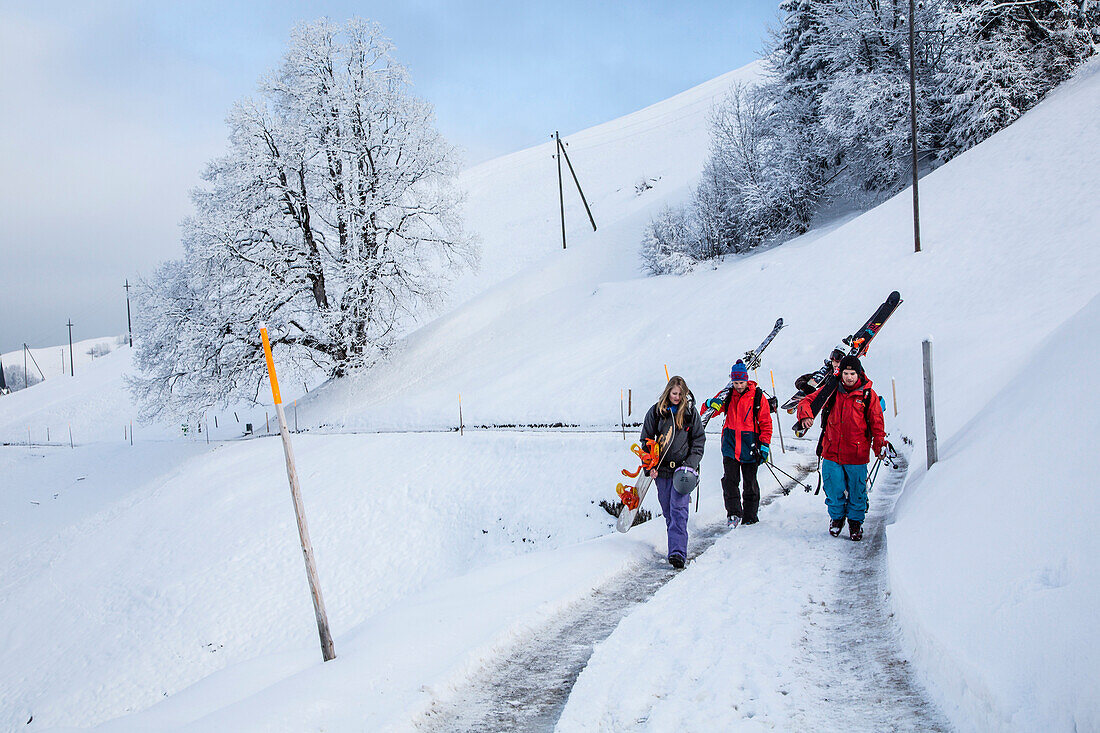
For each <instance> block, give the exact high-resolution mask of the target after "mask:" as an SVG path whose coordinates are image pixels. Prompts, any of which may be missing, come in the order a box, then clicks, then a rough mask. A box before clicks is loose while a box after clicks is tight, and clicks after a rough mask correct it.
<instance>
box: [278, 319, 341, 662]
mask: <svg viewBox="0 0 1100 733" xmlns="http://www.w3.org/2000/svg"><path fill="white" fill-rule="evenodd" d="M260 337H261V338H262V339H263V342H264V357H265V358H266V359H267V373H268V376H269V378H270V381H271V397H272V399H274V400H275V412H276V415H277V416H278V418H279V435H281V436H282V439H283V454H284V455H285V456H286V477H287V480H288V481H289V482H290V495H291V497H292V498H293V500H294V516H295V518H296V519H297V520H298V539H299V540H301V543H302V555H303V557H304V558H305V562H306V577H307V579H308V580H309V592H310V595H312V596H313V611H314V613H315V614H316V615H317V633H318V634H319V635H320V637H321V655H322V656H323V657H324V659H325V661H326V662H327V661H329V660H330V659H335V658H336V650H335V648H334V646H333V644H332V635H331V634H330V633H329V628H328V615H327V614H326V613H325V602H324V599H323V598H321V584H320V582H319V581H318V579H317V564H316V562H315V561H314V558H313V545H312V544H311V543H310V541H309V528H308V527H307V526H306V513H305V507H304V506H303V505H302V493H301V488H300V487H299V486H298V471H297V469H295V467H294V449H293V448H292V447H291V445H290V433H289V432H287V429H286V416H285V415H284V414H283V398H282V397H281V396H280V395H279V380H278V378H277V377H276V376H275V360H274V359H273V358H272V356H271V343H270V341H268V338H267V326H265V325H263V324H261V325H260Z"/></svg>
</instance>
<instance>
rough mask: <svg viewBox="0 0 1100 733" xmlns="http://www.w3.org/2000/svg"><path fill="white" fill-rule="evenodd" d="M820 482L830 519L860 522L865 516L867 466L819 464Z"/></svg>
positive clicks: (832, 463)
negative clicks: (822, 485)
mask: <svg viewBox="0 0 1100 733" xmlns="http://www.w3.org/2000/svg"><path fill="white" fill-rule="evenodd" d="M821 480H822V482H823V483H824V484H825V506H827V507H829V518H830V519H844V518H845V517H847V518H848V519H854V520H855V521H857V522H862V521H863V518H864V517H865V516H866V515H867V464H866V463H863V464H857V465H844V464H843V463H835V462H833V461H828V460H825V461H822V462H821Z"/></svg>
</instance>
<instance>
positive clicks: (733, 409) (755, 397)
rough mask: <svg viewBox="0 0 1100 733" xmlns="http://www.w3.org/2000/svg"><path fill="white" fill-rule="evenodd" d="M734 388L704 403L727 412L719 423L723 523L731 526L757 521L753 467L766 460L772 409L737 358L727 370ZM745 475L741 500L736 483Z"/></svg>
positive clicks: (758, 487)
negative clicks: (722, 398) (723, 504)
mask: <svg viewBox="0 0 1100 733" xmlns="http://www.w3.org/2000/svg"><path fill="white" fill-rule="evenodd" d="M730 379H731V380H732V381H733V389H731V390H730V393H729V395H728V396H727V397H726V400H725V401H724V402H723V401H721V400H718V399H717V398H711V399H710V400H709V401H708V403H707V407H710V408H713V409H715V410H717V411H719V412H725V413H726V423H725V425H724V426H723V427H722V468H723V473H722V498H723V499H724V500H725V503H726V523H727V526H729V528H730V529H733V528H734V527H736V526H737V525H738V524H756V523H757V522H758V521H760V519H759V517H758V516H757V512H758V511H759V509H760V484H759V483H757V481H756V470H757V468H759V466H760V463H761V461H766V460H768V453H769V452H770V450H771V447H770V445H769V444H770V443H771V440H772V412H771V407H770V406H769V405H768V400H767V398H766V397H764V394H763V392H762V391H761V390H760V388H759V387H757V386H756V382H752V381H749V369H748V367H746V366H745V364H744V362H742V361H741V360H740V359H738V360H737V363H736V364H734V365H733V368H732V369H731V370H730ZM741 479H744V486H745V488H744V499H745V501H744V504H743V505H742V503H741V490H740V487H739V486H738V484H739V483H741Z"/></svg>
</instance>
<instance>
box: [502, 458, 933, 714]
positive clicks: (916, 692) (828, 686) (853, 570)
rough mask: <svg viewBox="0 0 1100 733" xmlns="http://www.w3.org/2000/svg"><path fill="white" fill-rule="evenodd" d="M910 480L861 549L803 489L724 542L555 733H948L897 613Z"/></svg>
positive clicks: (581, 694)
mask: <svg viewBox="0 0 1100 733" xmlns="http://www.w3.org/2000/svg"><path fill="white" fill-rule="evenodd" d="M804 447H805V446H800V448H804ZM904 478H905V468H904V465H903V466H902V467H901V468H899V469H897V470H893V471H889V472H887V471H886V470H885V469H884V470H883V473H882V475H881V476H880V477H879V479H878V483H877V484H876V486H875V489H874V492H873V493H872V495H871V510H870V512H869V513H868V517H867V523H866V529H865V536H864V541H863V542H862V543H860V544H856V543H853V542H850V541H848V540H847V539H846V537H847V533H846V532H845V534H844V536H843V537H842V538H840V539H835V540H834V539H832V538H830V537H829V536H828V534H827V533H826V531H825V527H826V524H827V516H826V513H825V511H824V507H823V506H822V505H821V501H822V496H820V495H819V496H814V495H813V494H809V493H806V492H803V491H794V492H792V493H791V494H790V496H786V497H783V498H781V500H779V501H776V502H774V503H773V504H772V505H771V506H770V507H768V508H767V509H765V510H763V511H762V512H761V523H760V524H759V525H756V526H754V527H744V528H739V529H738V530H736V531H735V532H732V533H722V534H721V535H720V536H719V537H718V539H717V540H716V541H715V543H714V546H713V547H712V548H711V549H710V550H709V551H707V552H706V553H705V554H702V555H700V556H699V558H698V559H697V560H696V562H695V563H693V564H692V565H691V566H690V567H689V568H688V570H687V571H685V572H684V573H681V574H680V575H678V576H676V577H674V578H673V579H672V580H671V581H670V582H668V583H667V584H665V585H664V586H663V587H662V588H660V590H658V591H657V593H656V594H655V595H654V597H653V599H652V600H651V601H650V602H648V603H646V604H644V605H641V606H638V607H636V608H635V609H634V611H633V612H632V613H631V614H630V615H629V616H627V617H626V618H624V619H623V621H622V623H620V624H619V626H618V627H617V628H616V630H615V631H614V632H613V633H612V634H611V635H610V636H609V637H608V638H607V639H606V640H605V641H604V642H602V643H601V644H599V645H598V646H597V647H596V650H595V652H594V654H593V655H592V657H591V659H590V660H589V662H588V664H587V667H586V668H585V670H584V671H583V672H582V673H581V675H580V676H579V678H578V679H577V682H576V684H575V685H574V687H573V690H572V692H571V694H570V697H569V700H568V702H567V703H566V706H565V709H564V711H563V712H562V714H561V716H560V719H559V721H558V723H557V730H559V731H580V730H602V731H622V730H653V731H657V730H671V729H680V730H704V729H737V730H742V729H744V730H766V729H768V730H770V729H780V730H838V731H840V730H843V731H853V730H867V731H872V730H922V731H929V730H949V729H950V724H949V723H948V722H947V720H946V718H945V717H944V716H943V714H942V713H941V712H940V711H939V710H938V709H937V708H936V707H935V705H934V704H933V703H931V702H930V701H929V699H928V697H927V696H926V694H925V692H924V690H923V689H921V687H920V686H919V684H918V683H917V682H916V681H915V680H914V679H913V675H912V674H911V670H910V668H909V665H908V663H907V662H906V661H905V660H904V659H902V658H901V656H900V651H899V645H898V627H897V624H896V622H895V621H894V619H893V614H892V611H891V607H890V602H889V593H888V589H887V571H886V554H885V550H886V543H885V533H884V524H885V521H886V520H887V517H888V516H889V515H890V512H891V511H892V509H893V506H894V504H895V502H896V500H897V496H898V494H899V493H900V489H901V486H902V483H903V481H904ZM762 480H763V481H771V478H770V477H767V476H765V477H764V478H763V479H762ZM780 577H781V578H782V580H781V581H780V580H777V578H780ZM627 670H629V671H630V673H629V674H628V673H627V672H626V671H627ZM487 729H492V728H487ZM535 729H541V730H548V729H550V725H548V724H547V725H545V726H544V727H542V728H535Z"/></svg>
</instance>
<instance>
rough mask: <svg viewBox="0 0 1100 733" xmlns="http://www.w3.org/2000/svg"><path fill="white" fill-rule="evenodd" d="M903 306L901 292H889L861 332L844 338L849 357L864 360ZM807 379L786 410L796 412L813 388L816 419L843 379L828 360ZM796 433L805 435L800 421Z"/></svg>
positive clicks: (797, 423) (812, 406) (784, 407)
mask: <svg viewBox="0 0 1100 733" xmlns="http://www.w3.org/2000/svg"><path fill="white" fill-rule="evenodd" d="M901 303H902V300H901V294H900V293H898V291H896V290H895V291H894V292H892V293H890V295H889V296H887V298H886V300H884V301H883V302H882V305H880V306H879V307H878V308H877V309H876V310H875V312H874V313H873V314H871V317H870V318H868V319H867V322H866V323H864V324H863V326H861V327H860V329H859V330H858V331H856V332H855V333H853V334H852V335H851V336H849V337H848V338H846V339H844V345H845V346H847V347H848V356H856V357H862V356H863V355H864V354H866V353H867V349H868V348H870V346H871V341H872V339H874V338H875V336H877V335H878V332H879V331H880V330H882V326H883V324H884V323H886V321H887V320H888V319H889V318H890V316H892V315H893V314H894V311H895V310H897V308H898V306H899V305H901ZM805 377H806V375H803V377H800V378H799V381H800V382H802V385H801V386H800V387H799V389H798V390H797V391H796V392H795V393H794V395H793V396H792V397H791V398H790V399H789V400H787V401H786V402H784V403H783V409H784V410H786V411H787V412H788V413H792V412H794V411H795V410H796V409H797V408H798V403H799V402H801V401H802V399H803V398H804V397H805V396H806V395H807V394H812V390H811V391H805V390H806V389H809V388H811V387H812V388H813V390H816V391H817V395H816V396H815V397H814V400H813V402H812V403H810V409H811V410H812V412H813V415H814V417H817V415H818V413H819V412H821V408H822V407H824V406H825V402H826V401H827V400H828V399H829V398H830V397H832V396H833V393H834V392H836V387H837V384H839V381H840V378H839V375H836V374H833V373H832V362H830V361H829V360H826V361H825V363H824V364H823V365H822V367H821V368H820V369H818V370H817V371H816V372H814V373H813V374H811V375H809V377H808V378H805ZM794 434H795V435H796V436H798V437H799V438H801V437H802V436H803V435H805V434H806V431H805V430H803V429H802V427H801V421H797V422H796V423H795V426H794Z"/></svg>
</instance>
